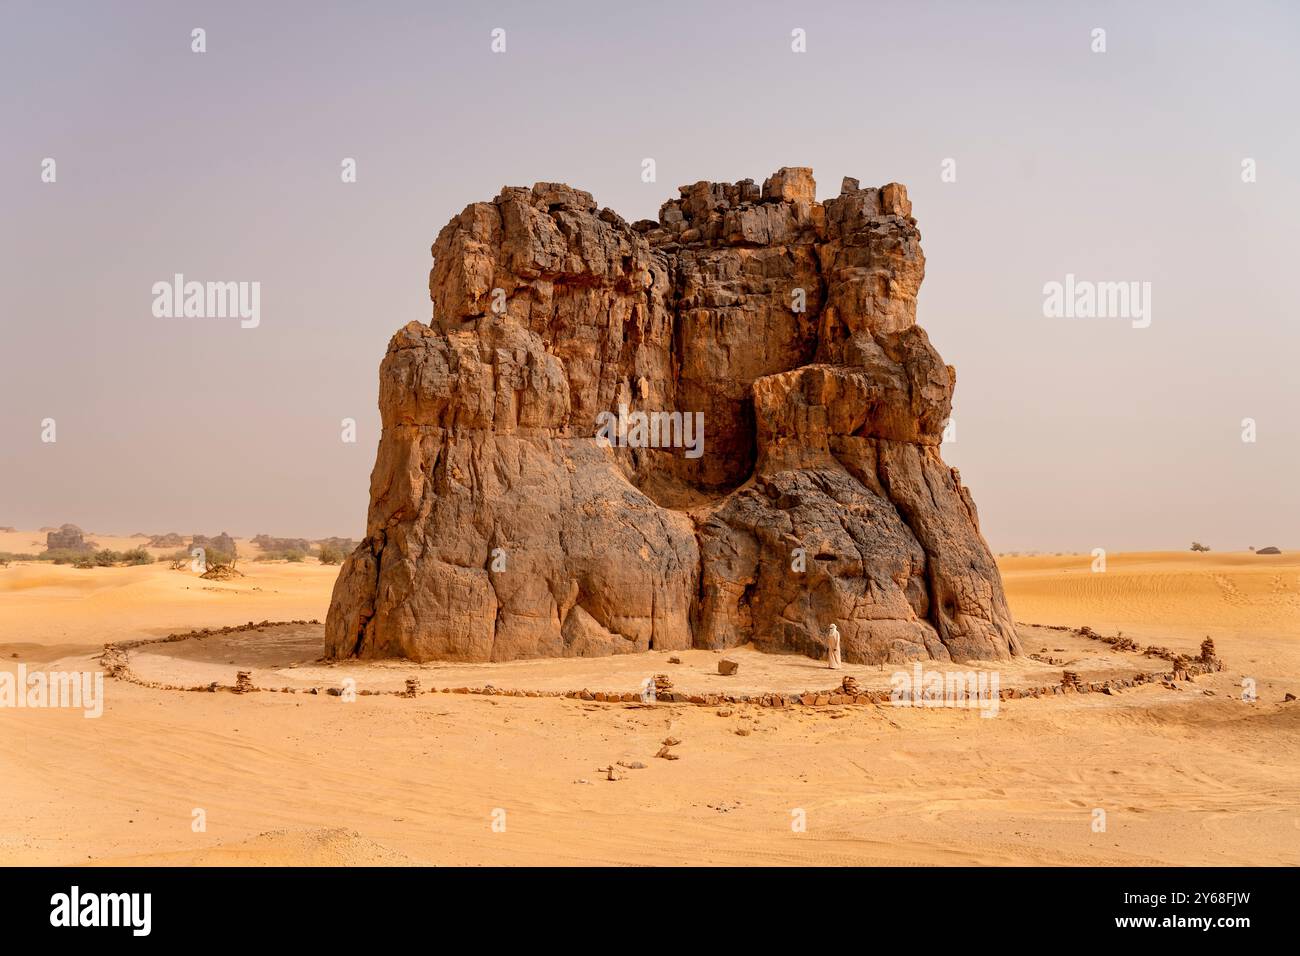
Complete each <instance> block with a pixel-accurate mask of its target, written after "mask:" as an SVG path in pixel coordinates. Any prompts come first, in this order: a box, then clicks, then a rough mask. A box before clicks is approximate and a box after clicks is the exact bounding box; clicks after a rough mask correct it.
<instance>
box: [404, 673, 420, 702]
mask: <svg viewBox="0 0 1300 956" xmlns="http://www.w3.org/2000/svg"><path fill="white" fill-rule="evenodd" d="M419 693H420V678H418V677H408V678H406V693H405V694H404V695H403V696H404V697H415V696H417V695H418V694H419Z"/></svg>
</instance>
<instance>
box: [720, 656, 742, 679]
mask: <svg viewBox="0 0 1300 956" xmlns="http://www.w3.org/2000/svg"><path fill="white" fill-rule="evenodd" d="M738 670H740V662H739V661H733V660H732V659H731V658H729V657H724V658H723V659H722V660H720V661H718V673H719V674H721V675H722V676H723V677H730V676H732V675H733V674H735V673H736V671H738Z"/></svg>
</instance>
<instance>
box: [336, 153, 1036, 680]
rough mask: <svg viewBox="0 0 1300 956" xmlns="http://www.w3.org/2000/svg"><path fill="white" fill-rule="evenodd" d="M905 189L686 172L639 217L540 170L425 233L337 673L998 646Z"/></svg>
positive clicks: (384, 373) (995, 591)
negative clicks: (362, 667) (552, 659)
mask: <svg viewBox="0 0 1300 956" xmlns="http://www.w3.org/2000/svg"><path fill="white" fill-rule="evenodd" d="M911 213H912V207H911V203H910V202H909V201H908V198H907V193H906V191H905V190H904V188H903V187H902V186H900V185H897V184H890V185H887V186H884V187H881V188H860V187H859V185H858V183H857V182H856V181H855V180H851V179H846V180H845V181H844V185H843V188H842V190H841V193H840V195H839V196H838V197H837V198H835V199H831V200H828V201H827V202H825V203H820V202H817V201H816V199H815V195H814V183H813V178H812V172H811V170H808V169H782V170H780V171H779V172H778V173H776V174H775V175H773V176H772V177H770V178H769V179H768V180H767V181H766V182H765V183H763V185H762V186H761V187H760V186H759V185H757V184H756V183H754V182H753V181H752V180H744V181H741V182H739V183H734V184H729V183H707V182H701V183H696V184H695V185H693V186H686V187H682V189H681V196H680V198H678V199H674V200H671V201H670V202H668V203H665V204H664V206H663V208H662V209H661V210H660V215H659V219H658V221H650V220H643V221H641V222H637V223H634V224H629V223H627V222H626V221H625V220H624V219H623V218H622V217H620V216H619V215H618V214H617V213H615V212H613V211H611V210H609V209H598V208H597V206H596V203H595V201H594V200H593V199H592V197H591V195H590V194H589V193H586V192H583V191H581V190H577V189H572V188H570V187H569V186H565V185H559V184H552V183H538V184H537V185H535V186H533V187H532V188H531V189H528V188H522V187H511V188H506V189H504V190H502V192H501V194H500V195H499V196H498V197H497V198H496V199H494V200H493V201H491V202H483V203H474V204H472V205H470V206H468V207H467V208H466V209H465V210H464V212H462V213H461V214H460V215H459V216H457V217H456V218H455V219H453V220H452V221H451V222H450V223H449V224H448V225H447V226H446V227H445V228H444V229H443V230H442V232H441V233H440V234H439V236H438V238H437V241H436V242H435V243H434V246H433V254H434V267H433V271H432V274H431V276H430V292H431V295H432V299H433V303H434V319H433V322H432V324H431V325H421V324H418V323H414V322H412V323H411V324H409V325H407V326H406V327H405V328H403V329H401V330H399V331H398V332H397V334H396V335H395V336H394V337H393V339H392V341H391V343H390V344H389V347H388V354H387V356H386V357H385V358H384V360H383V363H382V365H381V367H380V394H379V408H380V412H381V415H382V420H383V435H382V438H381V440H380V445H379V452H378V457H377V460H376V463H375V468H374V471H373V473H372V475H371V484H370V509H369V515H368V522H367V535H366V538H365V540H364V541H363V542H362V543H361V544H360V546H359V547H358V548H357V549H356V550H355V551H354V552H353V553H352V554H351V556H350V557H349V558H348V560H347V561H346V562H345V564H344V566H343V568H342V569H341V571H340V573H339V577H338V581H337V583H336V585H335V589H334V595H333V598H332V601H331V606H330V610H329V616H328V619H327V624H326V653H327V654H328V655H330V656H333V657H345V656H362V657H384V656H402V657H409V658H413V659H416V660H426V659H433V658H444V659H456V660H477V661H488V660H495V661H501V660H511V659H515V658H523V657H546V656H585V655H597V654H615V653H624V652H630V651H644V650H646V649H648V648H659V649H679V648H689V647H700V648H728V647H733V646H736V645H739V644H743V643H745V642H748V641H753V642H754V644H755V645H756V646H757V647H759V648H760V649H763V650H769V651H798V652H800V653H803V654H807V655H810V656H814V657H819V656H824V654H825V647H826V644H825V638H824V636H823V635H824V634H825V632H826V628H827V627H828V625H830V624H831V623H832V622H833V623H835V624H836V625H838V629H839V632H840V634H841V643H842V653H843V658H844V660H846V661H849V662H855V663H866V662H883V661H904V660H912V659H919V658H934V659H940V660H947V659H957V660H967V659H975V658H985V659H996V658H1006V657H1008V656H1010V655H1013V654H1018V653H1019V652H1020V645H1019V641H1018V639H1017V636H1016V631H1015V627H1014V625H1013V623H1012V619H1011V615H1010V612H1009V610H1008V608H1007V603H1006V600H1005V597H1004V595H1003V590H1002V582H1001V579H1000V577H999V574H998V570H997V567H996V565H995V564H994V561H993V557H992V555H991V554H990V553H989V550H988V548H987V546H986V545H985V543H984V540H983V538H982V537H981V535H980V532H979V526H978V521H977V518H976V512H975V505H974V502H973V501H972V499H971V496H970V494H969V492H968V491H967V490H966V488H965V487H963V485H962V484H961V481H960V478H959V476H958V474H957V472H956V470H955V469H952V468H949V467H948V466H946V465H945V464H944V463H943V460H942V459H941V458H940V455H939V445H940V442H941V441H942V437H943V429H944V426H945V423H946V421H947V419H948V417H949V413H950V408H951V401H952V390H953V385H954V378H955V373H954V370H953V369H952V368H951V367H950V366H947V365H945V364H944V363H943V361H942V360H941V359H940V357H939V355H938V353H937V352H935V350H934V348H933V347H932V346H931V345H930V342H929V339H928V337H927V336H926V334H925V332H924V331H923V330H922V329H921V328H919V327H918V326H917V325H916V324H915V318H916V294H917V290H918V288H919V286H920V283H921V279H922V276H923V275H924V271H925V258H924V256H923V255H922V253H921V246H920V234H919V232H918V231H917V228H916V220H915V219H913V218H912V215H911Z"/></svg>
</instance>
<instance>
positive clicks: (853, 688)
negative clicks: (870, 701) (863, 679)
mask: <svg viewBox="0 0 1300 956" xmlns="http://www.w3.org/2000/svg"><path fill="white" fill-rule="evenodd" d="M840 693H841V694H847V695H848V696H850V697H857V696H858V695H859V694H861V693H862V688H861V687H860V686H859V685H858V679H857V678H856V677H854V676H853V675H852V674H845V675H844V680H842V681H840Z"/></svg>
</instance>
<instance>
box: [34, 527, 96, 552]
mask: <svg viewBox="0 0 1300 956" xmlns="http://www.w3.org/2000/svg"><path fill="white" fill-rule="evenodd" d="M95 547H96V545H95V542H93V541H87V540H86V533H85V532H84V531H82V530H81V529H80V528H78V527H77V526H76V525H75V524H65V525H63V526H61V527H60V528H59V530H57V531H51V532H49V533H48V534H46V536H45V549H46V550H47V551H93V550H95Z"/></svg>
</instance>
